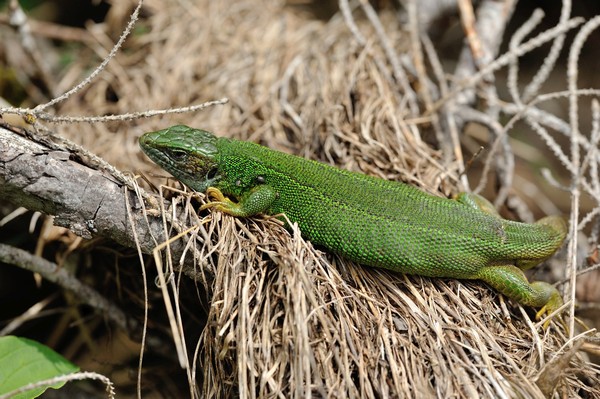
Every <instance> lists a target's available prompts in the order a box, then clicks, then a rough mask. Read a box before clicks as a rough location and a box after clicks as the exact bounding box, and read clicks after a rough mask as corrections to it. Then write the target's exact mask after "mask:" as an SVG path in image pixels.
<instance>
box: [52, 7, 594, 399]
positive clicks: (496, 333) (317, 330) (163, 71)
mask: <svg viewBox="0 0 600 399" xmlns="http://www.w3.org/2000/svg"><path fill="white" fill-rule="evenodd" d="M144 10H145V11H144V18H143V19H142V21H141V22H140V23H139V26H141V27H143V28H144V29H147V32H145V33H143V34H140V35H135V34H134V36H133V37H132V38H130V39H129V41H128V43H127V44H126V49H125V50H124V51H121V52H120V53H119V54H118V55H117V56H116V58H115V59H114V60H113V61H112V62H111V63H110V64H109V65H108V67H107V70H106V71H104V72H103V73H102V74H101V78H100V79H97V80H96V81H94V83H93V84H92V85H90V86H89V87H87V88H86V89H85V90H84V91H82V92H81V93H79V94H78V97H77V99H75V100H70V101H67V102H65V103H64V104H63V105H62V106H61V107H60V110H59V113H60V114H62V115H64V114H74V115H103V114H118V113H124V112H132V111H136V110H146V109H157V108H168V107H174V106H187V105H190V104H195V103H200V102H203V101H207V100H210V99H216V98H221V97H228V98H229V99H230V102H229V104H227V105H225V106H220V107H215V108H211V109H209V110H206V111H203V112H200V113H196V114H186V115H177V116H165V117H162V118H160V119H146V120H138V121H137V122H136V124H135V126H132V123H131V122H111V123H109V124H93V125H86V124H80V125H76V126H75V125H66V126H65V127H64V131H65V132H66V135H67V136H69V137H70V138H72V139H73V140H74V141H77V142H78V143H80V144H82V145H83V146H84V147H86V148H88V149H90V150H93V151H94V152H96V153H98V154H100V155H101V156H103V157H104V158H105V159H106V160H108V161H109V162H111V163H113V164H115V165H117V166H119V167H122V168H126V169H136V170H141V171H145V172H149V171H154V172H157V169H156V168H155V167H154V166H153V165H151V164H150V163H149V162H148V161H147V159H145V158H144V157H143V156H142V155H141V152H140V150H139V148H138V146H137V138H138V137H139V136H140V135H141V134H142V133H143V132H145V131H149V130H156V129H158V128H163V127H166V126H168V125H172V124H175V123H180V122H181V123H185V124H187V125H190V126H196V127H202V128H204V129H207V130H212V131H214V132H215V133H216V134H218V135H222V136H231V137H236V138H239V139H247V140H252V141H256V142H260V143H261V144H264V145H267V146H269V147H271V148H274V149H278V150H282V151H286V152H290V153H295V154H298V155H301V156H304V157H307V158H313V159H319V160H321V161H324V162H328V163H331V164H335V165H337V166H339V167H342V168H347V169H352V170H357V171H362V172H364V173H368V174H372V175H377V176H380V177H383V178H386V179H392V180H401V181H406V182H409V183H411V184H415V185H418V186H420V187H421V188H423V189H424V190H426V191H429V192H431V193H436V194H438V195H450V194H453V193H456V192H458V191H460V190H461V189H466V188H467V187H465V185H466V183H467V179H466V176H463V175H461V172H462V171H463V168H464V162H463V160H462V159H460V157H461V152H460V149H459V147H458V146H457V143H456V142H455V141H453V140H452V139H450V137H451V134H450V130H451V128H452V126H453V123H454V122H453V121H451V120H449V119H448V118H449V115H454V113H453V112H452V111H451V109H452V107H456V108H460V107H465V104H464V103H462V104H461V103H460V102H458V100H457V98H458V95H457V94H460V93H454V94H453V95H452V97H451V98H446V99H445V101H444V102H443V103H437V104H438V105H440V104H441V105H442V106H441V107H437V108H436V107H434V102H435V101H438V100H439V99H440V98H442V97H443V94H444V92H445V89H444V86H445V85H447V84H449V83H448V82H446V81H440V80H439V79H438V78H440V77H439V76H438V77H437V78H436V77H433V72H431V70H432V68H431V62H432V60H431V59H430V58H428V59H427V62H426V64H427V72H428V73H429V74H431V75H432V76H430V77H429V79H431V80H426V81H425V80H424V79H423V76H422V75H419V71H418V70H415V69H412V70H411V68H414V67H413V66H412V61H413V59H412V58H410V57H407V58H402V57H399V58H398V59H399V60H401V63H400V64H399V65H404V66H407V67H408V68H407V71H408V72H406V74H407V76H408V78H407V79H408V80H407V82H408V83H409V89H410V90H414V92H413V95H414V99H412V100H411V99H410V96H408V95H407V93H406V92H405V89H406V87H404V88H403V86H402V84H401V80H402V79H401V77H400V76H399V74H398V68H399V65H398V64H396V65H394V62H392V59H393V57H390V54H389V53H387V54H386V43H385V41H384V40H382V37H381V36H378V35H377V33H376V29H375V28H374V27H373V24H372V23H370V22H369V21H368V20H367V18H366V17H365V16H364V14H363V12H361V11H360V10H358V11H355V13H354V16H355V19H354V23H355V24H356V25H357V27H358V29H359V30H360V32H361V34H362V36H363V37H364V38H365V42H364V43H360V40H358V39H357V37H356V36H355V35H353V33H352V32H351V31H350V29H349V28H348V25H347V21H344V19H343V17H342V16H341V15H337V16H335V17H334V18H333V19H332V20H330V21H329V22H324V21H320V20H317V19H315V18H314V17H313V16H312V15H311V14H310V13H306V12H301V11H300V9H299V8H297V7H296V6H290V5H285V4H283V3H282V2H276V1H268V0H253V1H250V0H248V1H236V2H226V1H209V0H206V1H196V2H185V1H184V2H176V1H156V0H149V1H147V2H145V5H144ZM112 12H113V14H111V15H110V16H109V19H108V22H107V23H108V24H109V26H114V27H115V28H114V29H113V30H112V31H111V32H112V33H115V34H116V32H118V30H119V28H117V27H120V26H122V24H123V20H124V18H125V17H126V16H127V15H128V13H129V12H130V10H123V9H121V10H117V9H116V7H115V8H113V11H112ZM378 16H379V18H380V19H381V22H382V26H383V27H385V35H386V38H385V40H387V41H388V42H389V43H391V44H392V47H393V49H394V50H395V52H396V53H397V54H409V53H410V51H411V49H413V50H414V43H413V44H411V37H410V35H409V32H407V30H405V26H406V25H402V24H400V23H399V20H398V16H397V14H396V12H395V11H393V10H390V9H386V8H383V9H382V10H380V12H379V14H378ZM111 24H112V25H111ZM91 33H92V34H93V35H95V37H96V39H97V40H98V41H99V42H101V43H105V47H106V48H110V44H111V43H113V42H114V41H115V40H116V35H115V37H111V38H108V37H104V36H103V34H102V33H100V32H94V31H93V30H92V31H91ZM411 46H413V47H411ZM85 51H86V50H83V51H82V53H85ZM87 51H91V50H87ZM94 51H95V52H96V53H97V54H98V55H99V56H100V57H103V56H105V55H106V53H107V51H106V49H103V48H101V47H100V46H98V47H97V48H95V50H94ZM434 61H435V60H434ZM443 61H444V62H445V63H448V62H456V59H444V60H443ZM88 63H89V61H88V60H85V59H84V58H83V57H82V58H81V60H80V61H79V62H78V63H75V64H74V66H73V67H72V68H73V69H72V71H73V72H72V73H70V74H66V75H65V77H64V80H63V81H62V82H60V83H59V85H58V86H59V87H70V86H71V85H72V84H73V83H74V82H75V79H74V78H73V76H79V75H78V74H77V73H76V72H75V71H77V68H81V69H84V68H85V67H87V66H89V64H88ZM402 63H404V64H402ZM419 76H420V77H419ZM444 79H445V78H444ZM451 80H452V78H451V77H450V81H451ZM425 88H427V90H428V93H429V94H428V96H430V97H432V98H433V100H434V101H433V102H432V101H431V99H430V100H429V101H428V100H427V99H426V98H424V97H423V96H424V93H425ZM480 89H481V88H480ZM484 89H485V87H484ZM481 91H483V92H485V90H483V89H482V90H481ZM481 91H478V94H481ZM451 93H452V92H451ZM107 98H118V102H111V101H107ZM411 102H412V103H411ZM428 102H429V107H427V106H424V105H423V104H425V103H428ZM415 104H417V105H419V106H421V109H416V110H415V109H414V105H415ZM411 107H413V108H411ZM426 108H430V110H431V112H427V111H426V110H425V109H426ZM415 111H416V112H415ZM456 115H459V114H458V113H457V114H456ZM463 117H464V115H463ZM467 119H468V118H467ZM482 124H483V125H485V124H486V123H485V121H484V122H483V123H482ZM500 130H502V126H500ZM440 137H445V138H444V143H442V145H440V147H441V148H446V152H442V151H436V150H433V149H432V147H431V145H430V143H432V142H435V140H436V138H440ZM463 140H464V142H465V143H467V146H468V144H469V143H473V141H472V140H473V139H472V138H464V137H463ZM500 147H501V146H500ZM448 150H450V151H448ZM457 156H458V159H457ZM492 159H493V158H492ZM509 172H511V171H509ZM159 173H160V172H159ZM499 179H500V180H502V178H501V177H499ZM536 183H538V182H536ZM472 185H473V186H475V184H472ZM518 191H519V190H516V191H515V190H512V191H510V196H511V198H512V199H514V197H515V193H517V192H518ZM537 195H540V196H541V195H542V194H539V193H538V194H537ZM540 201H542V202H543V200H540ZM545 201H546V203H549V204H552V201H551V200H550V199H549V198H547V199H546V200H545ZM518 207H521V209H522V208H526V206H525V205H524V204H522V203H520V204H519V206H518ZM518 207H517V208H518ZM550 207H551V205H550ZM186 212H190V213H192V214H193V212H194V211H193V209H190V208H188V209H187V210H186ZM522 214H525V215H527V214H528V213H527V212H526V211H523V212H522ZM206 216H207V214H201V215H199V216H197V217H196V216H194V217H189V219H187V220H188V223H189V225H190V226H193V225H195V224H196V223H197V220H198V218H200V219H202V218H205V217H206ZM204 220H205V222H206V224H204V225H202V226H200V227H199V229H200V233H198V234H197V235H193V236H192V237H191V238H190V239H191V240H192V242H193V244H194V245H196V246H197V248H198V250H199V253H200V255H201V258H200V259H198V260H197V261H198V265H199V268H203V269H205V270H208V271H209V272H210V273H211V274H212V275H213V276H211V278H210V279H209V281H210V283H206V284H207V286H206V287H204V288H205V289H206V290H207V291H208V292H209V295H210V309H209V314H208V323H207V326H206V328H205V329H204V331H203V332H202V335H201V337H200V339H199V342H197V343H196V342H192V343H191V344H190V346H189V347H195V348H196V350H197V351H198V353H197V357H196V356H195V355H196V354H195V353H194V351H193V350H190V351H189V354H188V356H189V358H190V359H191V360H190V361H191V362H192V363H193V366H192V367H195V369H196V370H197V373H196V374H194V373H192V374H191V376H190V378H189V379H190V384H191V385H194V380H195V382H196V383H197V386H196V387H195V388H191V391H190V392H192V394H193V395H196V396H197V397H203V398H209V397H214V398H220V397H232V396H239V397H246V398H251V397H280V398H284V397H309V396H311V395H312V396H315V397H340V398H345V397H464V398H472V397H544V396H545V395H548V393H549V392H552V391H553V389H554V388H555V387H554V383H557V388H556V391H554V392H555V395H559V396H561V397H571V398H574V397H600V390H599V388H598V382H599V370H598V366H597V365H594V364H592V363H590V362H589V360H588V359H587V358H586V356H585V355H584V354H583V353H577V354H575V355H573V356H572V357H565V358H562V359H563V360H564V359H566V364H564V363H562V364H560V365H557V364H555V363H553V361H555V360H556V359H561V355H562V354H563V353H564V352H566V351H567V350H568V348H569V347H570V345H571V344H572V343H573V342H574V341H577V339H573V337H572V336H568V334H567V335H565V333H564V329H563V328H562V326H560V325H558V324H554V323H553V324H552V325H551V327H550V328H549V329H548V330H543V329H542V328H541V327H540V325H539V324H533V323H532V322H531V321H530V319H531V314H526V313H525V312H524V311H523V309H521V308H519V307H518V306H516V305H515V304H514V303H512V302H505V300H504V299H503V298H502V297H500V296H498V295H497V294H495V293H494V292H493V291H491V290H490V289H489V288H488V287H486V286H485V285H484V284H482V283H478V282H459V281H455V280H442V279H428V278H421V277H408V276H402V275H399V274H394V273H389V272H386V271H381V270H373V269H367V268H363V267H361V266H359V265H355V264H351V263H349V262H347V261H345V260H343V259H340V258H337V257H335V256H332V255H330V254H326V253H324V252H322V251H320V250H318V249H315V248H314V247H313V246H312V245H311V244H310V243H308V242H306V241H304V240H303V239H302V238H301V237H300V234H299V232H298V231H294V232H291V233H290V232H288V231H286V230H285V229H284V228H283V227H281V225H280V224H278V223H277V222H276V221H274V220H272V219H268V218H265V219H261V218H255V219H249V220H236V219H233V218H231V217H228V216H223V215H220V214H218V213H212V214H211V215H210V219H204ZM176 261H177V260H175V263H176ZM212 277H214V279H213V278H212ZM183 328H184V329H185V320H184V321H183ZM567 342H569V345H566V343H567ZM570 355H572V354H570ZM570 355H569V356H570ZM196 362H197V363H196ZM556 370H560V373H559V374H560V377H559V378H556V379H555V380H553V381H552V384H550V385H547V384H546V385H544V386H541V387H540V386H538V385H536V380H537V379H538V378H539V377H540V376H541V375H548V374H544V373H550V372H554V371H556ZM542 385H543V384H542Z"/></svg>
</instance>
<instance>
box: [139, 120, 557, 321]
mask: <svg viewBox="0 0 600 399" xmlns="http://www.w3.org/2000/svg"><path fill="white" fill-rule="evenodd" d="M140 146H141V148H142V150H143V151H144V152H145V153H146V155H148V156H149V157H150V158H151V159H152V160H153V161H154V162H156V163H157V164H158V165H160V166H161V167H162V168H164V169H165V170H167V171H168V172H170V173H171V174H172V175H173V176H175V177H176V178H177V179H179V180H180V181H181V182H183V183H185V184H186V185H187V186H189V187H190V188H192V189H194V190H197V191H200V192H206V193H207V195H208V196H209V198H211V199H214V201H211V202H209V203H207V204H206V205H204V206H203V208H202V209H205V208H214V209H216V210H219V211H222V212H225V213H227V214H230V215H233V216H238V217H247V216H252V215H256V214H261V213H265V214H269V215H277V214H285V215H286V216H287V218H288V219H289V220H290V221H291V222H292V223H293V222H296V223H298V226H299V228H300V231H301V234H302V235H303V236H304V237H305V238H307V239H308V240H310V241H311V242H313V243H314V244H317V245H320V246H322V247H324V248H326V249H328V250H330V251H332V252H335V253H337V254H339V255H341V256H343V257H345V258H347V259H350V260H353V261H355V262H358V263H360V264H363V265H367V266H373V267H380V268H386V269H390V270H393V271H396V272H400V273H407V274H417V275H421V276H429V277H449V278H457V279H479V280H483V281H485V282H486V283H488V284H489V285H490V286H492V287H493V288H495V289H496V290H498V291H500V292H501V293H503V294H504V295H506V296H507V297H509V298H511V299H513V300H515V301H517V302H519V303H521V304H523V305H528V306H533V307H538V308H539V307H541V310H540V311H539V312H538V314H537V317H538V318H539V317H540V316H542V315H544V314H547V313H548V314H549V313H551V312H553V311H554V310H556V309H558V308H559V307H560V306H561V305H562V303H563V302H562V298H561V296H560V294H559V293H558V291H557V290H556V289H555V288H554V287H553V286H551V285H550V284H547V283H545V282H533V283H531V284H530V283H529V282H528V281H527V279H526V277H525V275H524V274H523V270H526V269H528V268H531V267H533V266H535V265H537V264H538V263H540V262H542V261H543V260H545V259H547V258H548V257H550V256H551V255H552V254H553V253H554V252H555V251H556V250H557V249H558V248H559V247H560V246H561V245H562V243H563V241H564V239H565V236H566V233H567V227H566V224H565V222H564V220H563V219H562V218H560V217H557V216H549V217H546V218H543V219H541V220H539V221H538V222H537V223H534V224H527V223H519V222H515V221H511V220H506V219H503V218H501V217H500V215H499V214H498V213H497V212H496V210H495V209H494V207H493V205H492V204H490V203H489V202H488V201H487V200H485V199H484V198H482V197H480V196H477V195H474V194H467V193H461V194H459V195H458V196H457V198H456V199H447V198H441V197H436V196H433V195H430V194H427V193H425V192H423V191H421V190H419V189H417V188H415V187H412V186H409V185H407V184H404V183H399V182H394V181H387V180H383V179H378V178H375V177H371V176H367V175H363V174H360V173H355V172H350V171H346V170H341V169H337V168H335V167H332V166H329V165H326V164H322V163H319V162H315V161H311V160H307V159H303V158H300V157H297V156H294V155H289V154H284V153H282V152H278V151H274V150H271V149H269V148H267V147H263V146H260V145H258V144H254V143H250V142H245V141H238V140H232V139H227V138H218V137H216V136H214V135H213V134H211V133H209V132H206V131H203V130H198V129H193V128H190V127H187V126H181V125H179V126H172V127H170V128H168V129H164V130H160V131H157V132H150V133H146V134H144V135H143V136H142V137H141V138H140ZM226 196H227V197H231V198H232V199H233V200H231V199H229V198H227V197H226Z"/></svg>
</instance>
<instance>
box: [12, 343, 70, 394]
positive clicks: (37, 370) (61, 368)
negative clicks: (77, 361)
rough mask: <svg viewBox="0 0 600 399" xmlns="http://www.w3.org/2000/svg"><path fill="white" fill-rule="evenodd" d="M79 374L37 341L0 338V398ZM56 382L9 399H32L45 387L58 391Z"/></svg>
mask: <svg viewBox="0 0 600 399" xmlns="http://www.w3.org/2000/svg"><path fill="white" fill-rule="evenodd" d="M76 371H79V367H77V366H75V365H74V364H73V363H71V362H69V361H68V360H67V359H65V358H64V357H62V356H61V355H59V354H58V353H56V352H54V351H53V350H52V349H50V348H48V347H47V346H45V345H42V344H40V343H39V342H35V341H32V340H30V339H26V338H19V337H14V336H11V335H9V336H6V337H0V395H2V394H5V393H8V392H10V391H12V390H14V389H17V388H20V387H22V386H25V385H27V384H31V383H33V382H37V381H42V380H47V379H49V378H53V377H57V376H59V375H64V374H70V373H74V372H76ZM63 385H65V383H64V382H59V383H57V384H54V385H48V386H44V387H40V388H36V389H33V390H31V391H27V392H23V393H20V394H18V395H16V396H13V397H12V398H15V399H29V398H36V397H38V396H39V395H41V394H42V393H44V391H45V390H46V389H48V388H55V389H57V388H60V387H62V386H63Z"/></svg>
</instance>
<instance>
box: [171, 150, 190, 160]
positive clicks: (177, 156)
mask: <svg viewBox="0 0 600 399" xmlns="http://www.w3.org/2000/svg"><path fill="white" fill-rule="evenodd" d="M169 153H170V154H169V155H170V157H171V158H172V159H173V160H174V161H176V162H181V161H185V160H186V158H187V153H186V152H185V151H181V150H171V151H169Z"/></svg>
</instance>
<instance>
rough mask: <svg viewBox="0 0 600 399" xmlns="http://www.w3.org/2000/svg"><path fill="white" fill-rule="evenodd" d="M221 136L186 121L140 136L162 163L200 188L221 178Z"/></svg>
mask: <svg viewBox="0 0 600 399" xmlns="http://www.w3.org/2000/svg"><path fill="white" fill-rule="evenodd" d="M217 140H218V139H217V137H216V136H214V135H213V134H211V133H209V132H207V131H204V130H199V129H193V128H190V127H188V126H184V125H176V126H171V127H169V128H166V129H163V130H159V131H156V132H149V133H146V134H144V135H143V136H142V137H140V147H141V148H142V151H144V153H145V154H146V155H147V156H148V157H149V158H150V159H152V160H153V161H154V162H156V163H157V164H158V165H159V166H160V167H162V168H163V169H165V170H166V171H167V172H169V173H171V174H172V175H173V176H175V177H176V178H177V179H178V180H180V181H181V182H182V183H184V184H186V185H187V186H189V187H191V188H193V189H194V190H196V191H200V192H204V191H206V189H207V188H208V187H210V186H212V185H213V183H215V182H217V181H218V180H219V173H218V172H219V170H218V164H217V160H216V157H217V155H218V149H217Z"/></svg>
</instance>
